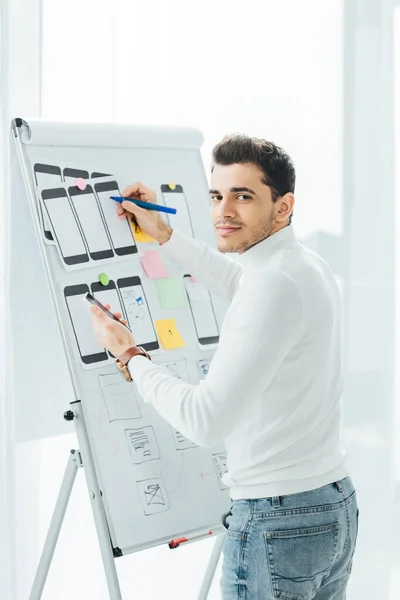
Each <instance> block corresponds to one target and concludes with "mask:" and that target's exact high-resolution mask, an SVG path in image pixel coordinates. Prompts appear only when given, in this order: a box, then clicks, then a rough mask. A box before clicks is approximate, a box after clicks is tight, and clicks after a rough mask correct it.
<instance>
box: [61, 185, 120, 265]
mask: <svg viewBox="0 0 400 600" xmlns="http://www.w3.org/2000/svg"><path fill="white" fill-rule="evenodd" d="M68 193H69V196H70V198H71V200H72V204H73V206H74V209H75V212H76V214H77V217H78V220H79V223H80V226H81V229H82V231H83V236H84V238H85V241H86V245H87V246H88V248H89V254H90V257H91V258H92V259H93V260H104V259H105V258H111V257H113V256H114V252H113V251H112V248H111V243H110V240H109V239H108V235H107V231H106V228H105V225H104V221H103V218H102V216H101V214H100V209H99V205H98V204H97V200H96V196H95V195H94V191H93V188H92V186H91V185H87V186H86V188H85V189H84V190H80V189H79V188H78V187H76V186H72V187H70V188H68Z"/></svg>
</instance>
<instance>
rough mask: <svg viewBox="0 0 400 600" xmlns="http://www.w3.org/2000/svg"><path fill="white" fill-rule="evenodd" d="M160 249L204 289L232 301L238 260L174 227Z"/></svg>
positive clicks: (240, 270)
mask: <svg viewBox="0 0 400 600" xmlns="http://www.w3.org/2000/svg"><path fill="white" fill-rule="evenodd" d="M160 250H161V252H162V253H165V254H166V255H167V256H169V257H171V258H173V259H174V260H176V261H177V262H179V263H180V264H181V265H182V266H183V267H184V268H185V269H187V271H188V273H190V275H193V277H195V278H196V279H198V280H199V281H200V283H202V284H203V285H204V286H205V287H206V288H207V289H208V290H210V291H212V292H214V293H215V294H217V295H218V296H220V297H221V298H223V299H224V300H228V301H230V300H232V298H233V296H234V295H235V292H236V290H237V288H238V285H239V280H240V277H241V275H242V266H241V264H240V263H238V262H237V261H235V260H233V259H232V258H229V257H228V256H224V255H223V254H221V253H220V252H218V251H217V250H214V249H213V248H210V246H208V245H207V244H205V243H204V242H201V241H199V240H194V239H191V238H188V237H186V236H184V235H182V234H181V233H179V232H178V231H175V230H173V232H172V235H171V237H170V239H169V240H168V242H166V243H165V244H163V245H162V246H161V248H160Z"/></svg>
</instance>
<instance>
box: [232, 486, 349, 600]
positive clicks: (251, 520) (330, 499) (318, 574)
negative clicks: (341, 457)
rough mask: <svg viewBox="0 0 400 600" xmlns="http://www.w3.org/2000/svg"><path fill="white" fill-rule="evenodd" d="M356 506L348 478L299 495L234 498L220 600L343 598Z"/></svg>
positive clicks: (314, 599)
mask: <svg viewBox="0 0 400 600" xmlns="http://www.w3.org/2000/svg"><path fill="white" fill-rule="evenodd" d="M358 512H359V511H358V506H357V498H356V492H355V490H354V486H353V484H352V481H351V479H350V477H346V478H345V479H342V480H341V481H337V482H335V483H330V484H328V485H325V486H323V487H321V488H318V489H315V490H311V491H309V492H302V493H299V494H290V495H287V496H277V497H272V498H262V499H257V500H234V501H233V503H232V506H231V509H230V511H229V512H228V513H227V514H225V515H223V517H222V524H223V526H224V528H225V530H226V538H225V543H224V549H223V555H224V559H223V567H222V578H221V593H222V600H238V599H240V598H242V599H245V600H274V599H275V598H280V599H281V600H312V599H313V600H345V598H346V586H347V582H348V580H349V577H350V573H351V567H352V564H353V554H354V550H355V546H356V540H357V533H358Z"/></svg>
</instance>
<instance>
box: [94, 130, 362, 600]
mask: <svg viewBox="0 0 400 600" xmlns="http://www.w3.org/2000/svg"><path fill="white" fill-rule="evenodd" d="M294 187H295V169H294V166H293V163H292V161H291V159H290V157H289V156H288V155H287V154H286V153H285V152H284V151H283V150H282V149H281V148H279V147H277V146H276V145H275V144H273V143H271V142H267V141H265V140H258V139H253V138H248V137H246V136H237V135H236V136H231V137H226V138H224V139H223V140H222V142H221V143H220V144H218V145H217V146H216V147H215V148H214V150H213V167H212V178H211V188H212V189H211V190H210V195H211V199H212V210H211V212H212V221H213V225H214V228H215V231H216V236H217V240H218V249H219V251H220V253H218V252H217V251H215V250H212V249H210V248H208V247H207V246H206V245H205V244H203V243H201V242H199V241H197V240H191V239H187V238H185V237H184V236H182V235H180V234H179V233H178V232H177V231H173V230H172V229H171V228H170V227H169V226H168V225H166V224H165V222H164V221H163V220H162V219H161V218H160V215H159V214H158V213H156V212H153V211H146V210H145V209H141V208H138V207H137V206H135V205H133V203H131V202H124V203H123V204H122V206H121V207H119V212H120V215H121V218H125V216H126V213H127V212H130V213H133V214H134V215H135V217H136V220H137V222H138V224H139V226H140V228H141V229H142V230H143V231H145V232H146V233H148V234H149V235H151V236H152V237H153V238H154V239H156V240H157V241H158V242H159V244H160V245H161V246H162V249H163V251H165V252H166V253H168V254H169V255H170V256H171V257H173V258H175V259H176V260H178V261H180V262H181V263H182V265H184V266H185V268H187V270H188V272H190V273H191V274H192V275H193V276H194V277H196V278H198V279H199V280H200V281H201V282H202V283H203V284H204V285H205V286H207V287H208V288H209V289H212V290H213V291H214V292H217V293H219V294H221V296H223V297H225V298H228V299H229V300H230V301H231V304H230V307H229V309H228V311H227V313H226V316H225V319H224V323H223V327H222V330H221V336H220V342H219V347H218V350H217V352H216V354H215V356H214V359H213V361H212V363H211V366H210V370H209V372H208V375H207V378H206V380H204V381H202V382H201V383H200V384H199V385H190V384H186V383H184V382H182V381H180V380H178V379H175V378H174V377H173V376H171V375H169V374H167V373H165V371H164V370H163V369H162V368H160V367H158V366H156V365H155V364H153V363H152V362H151V361H150V360H148V358H147V357H146V356H140V355H138V354H136V353H137V352H140V351H139V350H137V349H135V342H134V340H133V339H132V336H131V334H130V333H129V331H127V330H126V328H124V327H123V326H122V325H120V324H119V323H116V322H115V321H112V320H111V319H110V318H108V317H107V316H106V315H104V314H103V313H102V312H101V311H100V310H99V309H96V308H94V307H92V308H91V310H92V312H93V321H94V327H95V330H96V333H97V336H98V339H99V341H100V343H101V345H102V346H105V347H106V348H108V349H109V350H110V351H111V352H112V353H113V354H114V355H115V356H117V357H121V361H122V362H123V363H126V362H127V359H128V362H127V365H128V369H129V372H130V374H131V376H132V377H133V378H134V380H135V381H136V383H137V385H138V388H139V391H140V393H141V394H142V396H143V397H144V399H145V401H146V402H149V403H151V404H152V405H153V406H154V407H155V409H156V410H157V411H158V412H159V413H160V415H161V416H162V417H164V419H166V420H167V421H168V422H169V423H170V424H171V425H172V426H173V427H175V428H176V429H178V430H179V431H181V432H182V433H183V434H184V435H185V436H187V437H188V438H189V439H191V440H193V441H194V442H195V443H197V444H198V445H200V446H212V445H214V444H217V443H219V442H225V445H226V449H227V466H228V472H227V474H226V475H225V476H224V482H225V483H226V485H228V486H229V487H230V495H231V498H232V506H231V509H230V511H229V513H228V514H227V515H224V517H223V524H224V527H225V529H226V541H225V546H224V563H223V572H222V579H221V590H222V598H223V600H233V599H234V598H235V599H237V598H246V599H247V600H258V599H260V600H261V599H263V600H272V599H273V598H287V599H291V600H300V599H301V600H311V599H316V600H344V599H345V597H346V586H347V582H348V579H349V577H350V572H351V567H352V560H353V553H354V549H355V543H356V538H357V527H358V507H357V500H356V494H355V490H354V486H353V484H352V481H351V479H350V478H349V476H348V473H347V470H346V467H345V465H344V459H345V450H344V448H343V445H342V441H341V393H342V350H341V343H342V338H341V330H342V320H341V300H340V293H339V290H338V286H337V284H336V281H335V278H334V276H333V274H332V272H331V270H330V268H329V267H328V266H327V264H326V263H325V262H324V261H323V260H322V259H321V258H320V257H319V256H318V255H316V254H314V253H313V252H311V251H309V250H307V249H306V248H304V247H303V246H302V245H301V244H300V243H299V242H298V241H297V240H296V237H295V234H294V232H293V228H292V226H291V224H290V222H291V215H292V212H293V206H294V195H293V194H294ZM124 196H130V197H135V198H140V199H141V200H145V201H151V202H155V200H156V195H155V193H154V192H153V191H151V190H150V189H148V188H146V187H145V186H144V185H142V184H140V183H137V184H135V185H133V186H130V187H129V188H128V189H127V190H125V192H124ZM226 252H229V253H232V252H236V253H238V255H239V257H238V261H234V260H232V259H230V258H228V257H226V256H223V253H226ZM132 348H133V349H132ZM131 355H133V358H132V359H131V360H129V358H130V356H131Z"/></svg>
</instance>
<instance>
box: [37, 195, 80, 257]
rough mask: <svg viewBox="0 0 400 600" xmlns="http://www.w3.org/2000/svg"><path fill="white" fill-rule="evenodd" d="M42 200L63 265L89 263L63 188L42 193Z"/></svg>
mask: <svg viewBox="0 0 400 600" xmlns="http://www.w3.org/2000/svg"><path fill="white" fill-rule="evenodd" d="M42 200H43V204H44V207H45V209H46V213H47V216H48V218H49V221H50V223H51V227H52V229H53V232H54V235H55V237H56V241H57V244H58V247H59V248H60V252H61V256H62V257H63V260H64V262H65V264H67V265H78V264H81V263H86V262H89V256H88V253H87V251H86V246H85V243H84V241H83V237H82V234H81V231H80V229H79V226H78V223H77V221H76V219H75V215H74V212H73V209H72V206H71V202H70V200H69V198H68V194H67V192H66V191H65V189H64V188H54V189H51V190H43V191H42Z"/></svg>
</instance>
